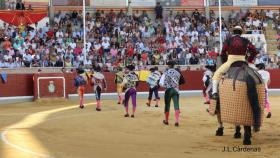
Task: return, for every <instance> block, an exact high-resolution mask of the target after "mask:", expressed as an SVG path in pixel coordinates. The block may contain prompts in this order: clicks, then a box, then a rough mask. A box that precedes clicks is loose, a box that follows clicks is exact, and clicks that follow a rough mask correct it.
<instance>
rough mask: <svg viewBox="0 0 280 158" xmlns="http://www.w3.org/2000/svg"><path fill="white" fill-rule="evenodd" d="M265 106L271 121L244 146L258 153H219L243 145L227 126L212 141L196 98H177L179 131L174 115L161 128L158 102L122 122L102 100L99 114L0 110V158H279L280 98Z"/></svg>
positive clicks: (69, 107) (42, 107)
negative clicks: (179, 111) (219, 135)
mask: <svg viewBox="0 0 280 158" xmlns="http://www.w3.org/2000/svg"><path fill="white" fill-rule="evenodd" d="M270 100H271V103H272V118H270V119H264V126H262V129H261V132H260V133H256V134H253V138H252V143H253V145H252V146H248V147H249V148H254V149H260V151H258V152H253V151H251V152H223V149H224V148H225V147H226V148H227V147H229V148H230V149H232V148H233V147H237V146H239V147H241V148H244V147H245V146H243V145H242V139H233V134H234V128H233V126H232V125H230V124H225V134H224V136H223V137H216V136H215V130H216V127H217V124H216V118H215V117H212V116H209V114H208V113H207V112H206V111H205V109H206V106H205V105H203V99H202V98H200V97H185V98H181V101H180V105H181V120H180V127H179V128H177V127H175V126H174V112H173V111H171V115H170V118H171V120H170V125H169V126H164V125H163V124H162V120H163V118H164V115H163V109H164V106H163V101H161V104H160V107H159V108H155V107H149V108H148V107H146V106H145V101H146V100H142V99H141V100H140V99H139V100H138V101H137V103H138V107H137V112H136V117H135V118H124V117H123V115H124V108H123V107H122V106H121V105H117V104H116V101H113V100H104V101H103V102H102V111H101V112H96V111H95V106H94V104H93V102H94V101H93V100H92V102H91V101H88V102H87V103H89V104H88V105H87V106H86V108H85V109H83V110H81V109H78V108H77V106H75V105H77V103H78V102H77V101H66V102H58V103H54V102H53V101H51V102H43V103H36V102H34V103H20V104H10V105H3V106H2V105H1V106H0V129H1V131H0V132H1V142H0V157H1V158H40V157H54V158H204V157H210V158H225V157H226V158H235V157H236V158H280V150H279V149H280V117H279V114H280V105H279V104H280V97H271V98H270ZM130 110H131V109H130ZM235 149H237V148H235Z"/></svg>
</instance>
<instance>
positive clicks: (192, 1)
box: [181, 0, 204, 7]
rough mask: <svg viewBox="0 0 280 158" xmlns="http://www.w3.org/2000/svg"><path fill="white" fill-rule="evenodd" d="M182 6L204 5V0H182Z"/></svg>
mask: <svg viewBox="0 0 280 158" xmlns="http://www.w3.org/2000/svg"><path fill="white" fill-rule="evenodd" d="M181 6H201V7H202V6H204V0H181Z"/></svg>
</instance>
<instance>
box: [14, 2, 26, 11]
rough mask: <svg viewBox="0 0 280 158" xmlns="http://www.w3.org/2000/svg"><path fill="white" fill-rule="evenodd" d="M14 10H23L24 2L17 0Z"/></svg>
mask: <svg viewBox="0 0 280 158" xmlns="http://www.w3.org/2000/svg"><path fill="white" fill-rule="evenodd" d="M16 10H25V6H24V3H23V2H22V0H18V2H17V4H16Z"/></svg>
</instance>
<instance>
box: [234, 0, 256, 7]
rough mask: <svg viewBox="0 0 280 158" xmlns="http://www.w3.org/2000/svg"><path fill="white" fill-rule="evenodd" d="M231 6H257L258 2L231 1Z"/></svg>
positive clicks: (247, 0)
mask: <svg viewBox="0 0 280 158" xmlns="http://www.w3.org/2000/svg"><path fill="white" fill-rule="evenodd" d="M233 5H234V6H241V7H247V6H257V5H258V0H233Z"/></svg>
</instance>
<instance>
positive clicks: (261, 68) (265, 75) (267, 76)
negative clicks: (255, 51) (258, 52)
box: [256, 63, 271, 118]
mask: <svg viewBox="0 0 280 158" xmlns="http://www.w3.org/2000/svg"><path fill="white" fill-rule="evenodd" d="M256 67H257V68H258V69H259V70H258V73H259V74H260V75H261V77H262V79H263V82H264V84H265V108H266V111H267V112H268V114H267V118H270V117H271V111H270V102H269V99H268V85H269V84H270V73H269V72H268V71H266V70H265V65H264V64H263V63H260V64H257V65H256Z"/></svg>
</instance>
